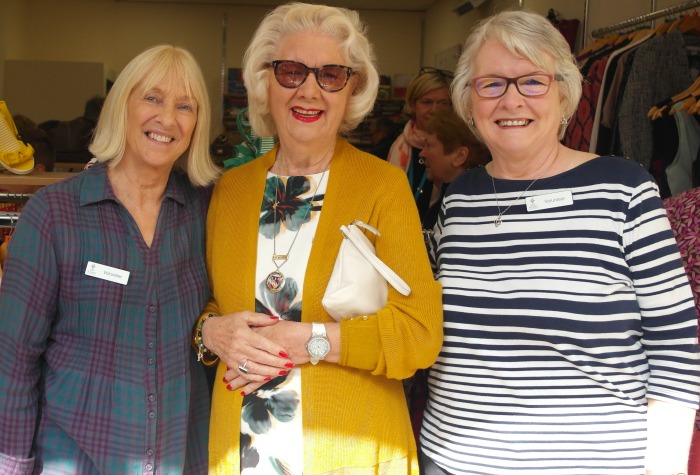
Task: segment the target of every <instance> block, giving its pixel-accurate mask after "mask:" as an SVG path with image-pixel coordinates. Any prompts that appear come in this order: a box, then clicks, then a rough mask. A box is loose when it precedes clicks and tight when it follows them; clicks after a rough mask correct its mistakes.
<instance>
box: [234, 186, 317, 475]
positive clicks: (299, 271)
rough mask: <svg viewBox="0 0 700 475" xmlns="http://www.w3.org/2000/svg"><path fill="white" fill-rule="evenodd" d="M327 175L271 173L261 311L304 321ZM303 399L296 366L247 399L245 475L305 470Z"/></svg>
mask: <svg viewBox="0 0 700 475" xmlns="http://www.w3.org/2000/svg"><path fill="white" fill-rule="evenodd" d="M324 177H325V178H324ZM327 177H328V173H318V174H316V175H312V176H308V177H307V176H290V177H282V176H277V175H274V174H272V173H270V174H268V178H267V181H266V183H265V194H264V197H263V203H262V209H261V210H260V231H259V234H260V235H259V236H258V255H259V256H269V257H270V258H269V259H265V258H263V259H259V260H258V263H257V271H256V279H255V280H256V281H257V282H259V284H258V288H257V291H256V299H255V311H256V312H259V313H264V314H266V315H276V316H278V317H280V318H281V319H284V320H291V321H295V322H300V321H301V309H302V302H301V296H302V294H303V291H304V274H305V273H306V265H307V263H308V261H309V254H310V253H311V244H312V243H313V240H314V235H315V234H316V227H317V225H318V220H319V219H320V217H321V207H322V206H323V198H324V194H325V184H326V183H328V180H327ZM319 180H323V183H320V182H319ZM275 213H276V216H275ZM273 254H287V257H288V259H287V260H286V261H279V262H278V263H277V264H278V265H279V269H278V267H277V266H275V265H274V264H273V263H272V259H271V258H272V255H273ZM278 270H279V271H280V272H282V273H283V274H284V276H285V277H284V278H285V281H284V286H283V287H282V290H280V291H279V292H277V293H272V292H270V291H269V290H268V289H267V288H266V286H265V282H266V281H267V276H268V275H269V274H270V273H271V272H274V271H278ZM301 396H302V394H301V370H300V369H299V368H294V369H292V370H291V371H290V372H289V374H287V375H284V376H279V377H277V378H275V379H273V380H272V381H270V382H268V383H266V384H265V385H263V386H261V387H260V389H258V390H257V391H255V392H253V393H252V394H248V395H246V396H245V397H244V398H243V409H242V411H241V469H242V474H243V475H249V474H250V475H252V474H260V475H268V474H270V473H284V474H287V475H294V474H298V475H301V474H302V473H303V472H304V433H303V429H302V412H301Z"/></svg>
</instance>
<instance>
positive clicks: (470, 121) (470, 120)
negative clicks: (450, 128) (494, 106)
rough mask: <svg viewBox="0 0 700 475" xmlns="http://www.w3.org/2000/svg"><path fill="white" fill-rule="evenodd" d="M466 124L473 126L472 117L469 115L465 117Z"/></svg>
mask: <svg viewBox="0 0 700 475" xmlns="http://www.w3.org/2000/svg"><path fill="white" fill-rule="evenodd" d="M467 125H470V126H472V127H474V117H470V118H468V119H467Z"/></svg>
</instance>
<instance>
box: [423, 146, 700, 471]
mask: <svg viewBox="0 0 700 475" xmlns="http://www.w3.org/2000/svg"><path fill="white" fill-rule="evenodd" d="M530 183H531V181H530V180H526V181H524V180H498V179H497V180H495V186H496V189H497V191H498V200H499V201H500V207H501V209H504V208H505V207H508V206H511V204H512V207H511V208H510V209H509V210H508V212H507V213H505V215H504V216H503V222H502V224H501V225H500V226H499V227H496V226H494V218H495V217H496V216H497V214H498V211H497V202H496V200H495V199H494V192H493V187H492V183H491V178H490V177H489V175H488V174H487V172H486V171H485V169H476V170H472V171H469V172H467V173H465V174H464V175H462V176H461V177H460V178H458V179H457V180H456V181H455V182H454V183H453V184H452V186H451V187H450V189H449V190H448V192H447V195H446V197H445V199H444V207H443V214H442V215H441V217H440V219H439V221H438V226H437V228H436V233H435V235H434V238H435V246H433V249H434V252H433V254H432V255H433V259H434V262H435V264H436V265H437V269H438V274H437V276H438V280H439V282H440V283H441V284H442V286H443V309H444V319H445V336H444V343H443V347H442V350H441V352H440V356H439V357H438V360H437V362H436V363H435V364H434V365H433V366H432V367H431V369H430V373H429V388H430V395H429V401H428V408H427V410H426V413H425V417H424V420H423V430H422V432H421V450H422V451H424V452H425V453H426V454H427V455H428V456H429V457H430V458H431V459H433V461H435V463H437V464H438V465H439V466H440V467H442V468H444V469H445V470H446V471H447V472H450V473H475V472H478V473H488V474H499V475H507V474H518V475H543V474H552V475H575V474H576V475H580V474H592V473H595V474H597V475H606V474H607V475H640V474H643V473H644V462H645V452H646V438H647V437H646V428H647V424H646V407H647V406H646V404H647V398H653V399H657V400H659V401H667V402H674V403H677V404H679V405H682V406H686V407H691V408H696V409H697V407H698V402H699V400H700V365H699V364H698V363H699V362H700V357H699V354H698V345H697V317H696V313H695V305H694V302H693V297H692V294H691V292H690V288H689V286H688V283H687V279H686V277H685V274H684V272H683V266H682V262H681V259H680V256H679V254H678V248H677V246H676V242H675V240H674V239H673V234H672V232H671V229H670V226H669V222H668V219H667V218H666V212H665V210H664V208H663V205H662V203H661V200H660V199H659V195H658V190H657V189H656V185H655V184H654V182H653V179H652V178H651V177H650V176H649V174H648V173H646V172H645V171H644V170H643V169H642V168H641V167H640V166H639V165H637V164H636V163H634V162H632V161H630V160H624V159H622V158H619V157H599V158H595V159H593V160H590V161H588V162H587V163H585V164H583V165H580V166H578V167H577V168H575V169H573V170H570V171H568V172H566V173H562V174H560V175H557V176H554V177H551V178H546V179H540V180H538V181H537V183H535V184H534V185H533V186H532V188H531V189H530V190H529V191H527V192H526V193H524V196H523V197H522V199H518V197H519V196H520V195H521V193H522V192H523V190H525V188H526V187H527V186H528V185H529V184H530ZM566 191H571V193H572V198H573V202H572V204H570V205H564V206H555V207H545V205H547V200H548V199H549V200H550V201H553V200H556V199H557V197H558V196H559V195H552V193H554V192H559V193H562V192H566ZM538 195H539V196H540V197H539V198H535V197H536V196H538ZM526 202H527V203H528V204H529V209H531V210H532V209H533V208H532V206H533V205H537V204H540V205H542V207H541V208H540V209H539V210H533V211H527V210H526V206H525V203H526Z"/></svg>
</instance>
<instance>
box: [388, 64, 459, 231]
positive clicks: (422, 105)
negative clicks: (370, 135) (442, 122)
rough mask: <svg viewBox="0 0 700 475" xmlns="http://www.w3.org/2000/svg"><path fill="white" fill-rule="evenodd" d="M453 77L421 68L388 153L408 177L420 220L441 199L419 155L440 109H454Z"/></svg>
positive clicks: (391, 161) (412, 81)
mask: <svg viewBox="0 0 700 475" xmlns="http://www.w3.org/2000/svg"><path fill="white" fill-rule="evenodd" d="M452 77H453V74H452V72H451V71H445V70H442V69H436V68H429V67H425V68H421V70H420V72H419V73H418V75H417V76H414V77H413V79H411V81H410V82H409V83H408V87H407V88H406V104H405V106H404V112H405V113H406V114H407V115H408V116H409V117H410V120H409V121H408V122H407V123H406V125H405V127H404V129H403V133H402V134H400V135H399V136H398V137H397V139H396V141H394V144H393V145H392V146H391V149H390V150H389V155H388V158H387V161H388V162H389V163H392V164H394V165H396V166H398V167H400V168H401V169H402V170H403V171H405V172H406V174H407V175H408V181H409V183H410V185H411V191H412V192H413V198H414V200H415V203H416V206H417V207H418V214H419V215H420V217H421V221H423V220H424V217H425V215H426V213H427V212H428V209H429V208H430V206H431V205H434V204H435V203H437V202H438V200H439V199H440V188H439V187H437V186H434V185H433V183H432V182H431V181H430V180H428V176H427V173H426V170H425V164H424V163H423V160H422V159H421V158H420V157H419V156H418V155H419V153H420V151H421V149H422V148H423V145H424V143H425V136H426V133H425V127H426V126H427V124H428V121H429V120H430V118H431V117H432V116H433V115H434V114H435V112H436V111H438V110H440V109H448V108H450V107H451V100H450V83H451V81H452Z"/></svg>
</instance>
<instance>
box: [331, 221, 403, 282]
mask: <svg viewBox="0 0 700 475" xmlns="http://www.w3.org/2000/svg"><path fill="white" fill-rule="evenodd" d="M358 226H359V227H362V228H364V229H367V230H368V231H370V232H373V233H374V234H376V235H380V234H379V231H377V230H376V229H375V228H373V227H372V226H370V225H369V224H366V223H363V222H362V221H358V220H355V221H353V222H352V224H350V226H345V225H342V226H341V227H340V232H341V233H343V236H345V238H346V239H347V240H348V241H350V242H351V243H352V244H353V245H354V246H355V247H356V248H357V250H358V251H360V254H362V256H363V257H364V258H365V259H367V262H369V263H370V264H371V265H372V267H374V268H375V269H377V272H379V273H380V274H381V276H382V277H384V278H385V279H386V281H387V282H389V284H391V286H392V287H393V288H395V289H396V290H397V291H398V292H399V293H400V294H401V295H408V294H410V293H411V287H409V286H408V284H407V283H406V282H405V281H404V280H403V279H402V278H401V277H399V276H398V274H397V273H396V272H394V271H393V270H391V268H390V267H389V266H387V265H386V264H384V262H382V260H381V259H380V258H378V257H377V256H376V255H375V254H374V253H373V252H372V251H370V250H369V249H367V244H366V243H365V242H363V241H362V240H360V239H358V238H357V236H355V235H354V233H353V230H355V231H356V232H361V231H359V230H358V229H357V227H358Z"/></svg>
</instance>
